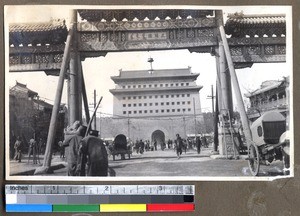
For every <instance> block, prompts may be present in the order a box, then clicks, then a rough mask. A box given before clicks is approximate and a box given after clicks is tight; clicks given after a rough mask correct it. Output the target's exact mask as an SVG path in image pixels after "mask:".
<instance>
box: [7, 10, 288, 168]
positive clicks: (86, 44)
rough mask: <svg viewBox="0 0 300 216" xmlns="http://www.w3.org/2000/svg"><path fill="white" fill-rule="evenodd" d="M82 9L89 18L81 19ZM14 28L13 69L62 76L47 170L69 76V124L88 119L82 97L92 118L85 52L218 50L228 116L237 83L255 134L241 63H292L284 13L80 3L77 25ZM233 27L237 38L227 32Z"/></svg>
mask: <svg viewBox="0 0 300 216" xmlns="http://www.w3.org/2000/svg"><path fill="white" fill-rule="evenodd" d="M78 14H79V16H80V17H81V19H82V20H81V21H78V20H77V17H78ZM9 28H10V34H9V43H10V49H9V55H10V56H9V63H10V65H9V70H10V72H23V71H45V72H46V73H47V74H49V75H59V81H58V87H57V92H56V98H55V103H54V107H53V112H52V116H51V123H50V127H49V133H48V139H47V147H46V154H45V159H44V163H43V169H44V170H48V168H49V167H50V165H51V149H52V145H53V143H54V137H55V125H56V119H57V114H58V111H59V109H58V108H59V105H60V101H61V94H62V89H63V83H64V82H63V81H64V79H65V78H67V79H68V80H69V82H68V85H69V87H68V101H69V124H72V123H73V122H74V121H75V120H78V119H79V120H80V119H81V118H82V110H81V107H82V106H81V103H82V99H83V103H84V107H85V113H86V116H87V119H88V120H89V111H88V103H87V97H86V93H85V87H84V85H85V83H84V77H83V71H82V66H81V61H83V60H84V59H85V58H89V57H98V56H105V55H106V54H107V53H108V52H125V51H152V50H173V49H188V50H189V51H190V52H198V53H210V54H211V55H213V56H215V58H216V65H217V74H218V79H217V89H218V102H219V103H218V105H219V109H218V110H220V111H221V112H223V113H221V114H222V115H224V116H229V117H231V116H232V110H233V105H232V91H231V84H232V86H233V87H234V91H235V95H236V97H237V103H238V108H239V112H240V114H241V119H242V124H243V129H244V132H245V135H246V138H247V140H249V139H251V133H250V129H249V125H248V121H247V116H246V112H245V110H244V105H243V101H242V97H241V94H240V91H239V85H238V81H237V78H236V74H235V71H234V69H235V68H243V67H249V66H251V65H252V64H253V63H267V62H285V50H286V49H285V48H286V39H285V34H286V32H285V31H286V23H285V16H284V15H266V16H255V15H254V16H252V15H251V16H247V15H243V14H234V15H231V16H230V17H229V19H228V21H227V23H226V24H225V25H224V23H223V11H222V10H178V9H173V10H172V9H160V10H154V9H150V10H149V9H135V10H123V9H118V10H108V9H105V10H103V9H101V10H97V9H93V10H73V14H72V16H71V23H70V28H69V30H67V27H66V25H65V23H64V22H52V23H40V24H39V25H32V24H27V25H24V24H16V25H10V26H9ZM225 31H226V34H227V35H231V38H228V37H226V36H225ZM49 35H53V37H49ZM274 36H275V37H274ZM21 44H22V46H20V45H21ZM67 69H69V70H70V73H68V76H67V73H66V71H67ZM222 119H223V118H221V120H222Z"/></svg>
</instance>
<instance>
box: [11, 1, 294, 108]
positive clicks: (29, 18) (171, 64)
mask: <svg viewBox="0 0 300 216" xmlns="http://www.w3.org/2000/svg"><path fill="white" fill-rule="evenodd" d="M77 7H78V6H77ZM69 8H70V6H62V5H60V6H26V8H24V6H14V7H9V8H6V9H7V10H6V17H5V20H6V21H7V22H14V23H16V22H19V23H20V22H22V23H24V22H37V21H40V22H41V21H49V20H50V19H57V18H60V19H65V20H66V21H67V22H68V21H69V19H68V11H69ZM78 8H82V7H78ZM93 8H95V7H94V6H93ZM131 8H133V7H132V6H131ZM143 8H145V7H144V6H143ZM163 8H166V7H163ZM186 8H188V7H186ZM189 8H191V7H189ZM209 9H223V12H224V19H225V20H224V22H226V17H227V14H228V13H234V12H241V11H243V12H244V14H278V13H280V14H282V13H287V14H290V10H291V8H290V7H286V6H279V7H270V6H268V7H263V6H259V7H209ZM288 36H289V35H288ZM150 56H151V57H152V58H153V59H154V62H153V68H154V70H155V69H171V68H187V67H189V66H190V67H191V70H192V72H193V73H200V76H199V77H198V79H197V84H198V85H201V86H203V89H202V90H201V91H200V100H201V107H202V111H203V112H207V111H211V100H208V99H206V98H207V96H208V95H210V94H211V92H210V91H211V85H215V82H216V63H215V58H214V57H212V56H211V55H210V54H197V53H189V51H188V50H176V51H174V50H173V51H150V52H118V53H108V54H107V55H106V56H105V57H99V58H90V59H86V60H85V61H84V62H83V71H84V78H85V81H86V88H87V96H88V100H89V103H92V102H93V91H94V89H96V90H97V94H98V98H99V97H100V96H103V97H104V98H103V102H102V105H101V107H100V111H101V112H103V113H112V101H113V100H112V98H113V97H112V95H111V94H110V93H109V91H108V90H109V89H112V88H114V83H113V81H112V80H111V79H110V76H115V75H118V74H119V70H120V69H122V70H142V69H145V70H147V69H149V68H150V65H149V63H148V62H147V60H148V58H149V57H150ZM287 56H289V57H290V59H291V50H290V49H289V48H288V54H287ZM289 57H288V59H289ZM291 65H292V62H291V60H288V61H287V63H276V64H272V63H268V64H254V65H253V66H252V68H246V69H239V70H236V72H237V76H238V79H239V83H240V88H241V91H242V94H244V93H246V92H248V91H252V90H255V89H257V88H259V86H260V84H261V82H263V81H265V80H280V79H282V77H283V76H287V75H290V74H291V73H292V66H291ZM6 68H8V67H6ZM16 81H18V82H21V83H24V84H27V86H28V88H30V89H32V90H34V91H36V92H38V93H39V95H40V97H41V98H42V99H45V100H46V101H47V102H49V103H52V104H53V101H54V97H55V91H56V86H57V81H58V77H54V76H46V75H45V74H44V73H43V72H31V73H30V72H28V73H9V74H8V75H7V76H6V80H5V83H6V84H7V87H12V86H14V85H15V82H16ZM65 84H66V83H65ZM66 86H67V85H65V87H64V93H63V98H62V102H64V103H66V101H67V95H66Z"/></svg>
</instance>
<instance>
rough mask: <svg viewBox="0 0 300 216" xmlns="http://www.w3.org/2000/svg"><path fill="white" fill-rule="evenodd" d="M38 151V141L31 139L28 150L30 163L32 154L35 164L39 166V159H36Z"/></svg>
mask: <svg viewBox="0 0 300 216" xmlns="http://www.w3.org/2000/svg"><path fill="white" fill-rule="evenodd" d="M36 150H37V145H36V141H35V140H34V138H31V139H30V140H29V148H28V163H29V160H30V156H31V154H32V157H33V159H32V160H33V164H37V159H36Z"/></svg>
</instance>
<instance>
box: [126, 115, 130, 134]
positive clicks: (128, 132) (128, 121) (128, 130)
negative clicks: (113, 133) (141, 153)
mask: <svg viewBox="0 0 300 216" xmlns="http://www.w3.org/2000/svg"><path fill="white" fill-rule="evenodd" d="M127 117H128V120H127V134H128V139H129V137H130V120H129V114H128V115H127Z"/></svg>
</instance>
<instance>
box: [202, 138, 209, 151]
mask: <svg viewBox="0 0 300 216" xmlns="http://www.w3.org/2000/svg"><path fill="white" fill-rule="evenodd" d="M202 145H203V146H204V148H208V143H207V139H206V137H205V136H203V137H202Z"/></svg>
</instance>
